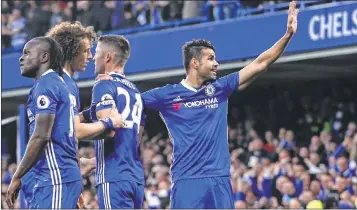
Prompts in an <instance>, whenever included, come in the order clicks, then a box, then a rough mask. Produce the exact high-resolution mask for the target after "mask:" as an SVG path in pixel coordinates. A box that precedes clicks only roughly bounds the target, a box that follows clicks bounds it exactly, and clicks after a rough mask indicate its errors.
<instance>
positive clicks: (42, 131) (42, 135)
mask: <svg viewBox="0 0 357 210" xmlns="http://www.w3.org/2000/svg"><path fill="white" fill-rule="evenodd" d="M54 121H55V115H54V114H47V113H44V114H37V115H36V118H35V131H34V133H33V135H32V136H31V138H30V141H29V143H28V145H27V147H26V151H25V154H24V157H23V158H22V160H21V162H20V165H19V166H18V167H17V169H16V172H15V174H14V176H13V177H12V180H11V183H10V186H9V188H8V191H7V195H6V203H7V205H8V206H9V207H10V208H13V205H14V201H15V200H16V198H17V195H18V191H19V189H20V186H21V181H20V180H21V178H22V177H23V176H24V175H25V174H26V173H27V172H28V171H29V170H30V169H31V168H32V167H33V166H34V165H35V164H36V163H37V161H38V160H39V159H40V158H41V156H42V155H43V152H44V150H45V147H46V145H47V143H48V142H49V141H50V139H51V132H52V127H53V124H54Z"/></svg>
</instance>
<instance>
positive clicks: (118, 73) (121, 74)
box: [109, 71, 125, 78]
mask: <svg viewBox="0 0 357 210" xmlns="http://www.w3.org/2000/svg"><path fill="white" fill-rule="evenodd" d="M113 74H114V75H119V76H122V77H124V78H125V75H124V74H123V73H120V72H115V71H112V72H110V73H109V75H113Z"/></svg>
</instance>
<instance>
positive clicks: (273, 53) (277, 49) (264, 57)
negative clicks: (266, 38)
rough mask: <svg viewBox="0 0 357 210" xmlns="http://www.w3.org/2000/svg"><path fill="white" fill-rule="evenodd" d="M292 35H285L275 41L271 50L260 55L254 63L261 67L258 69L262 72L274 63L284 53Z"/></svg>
mask: <svg viewBox="0 0 357 210" xmlns="http://www.w3.org/2000/svg"><path fill="white" fill-rule="evenodd" d="M292 36H293V35H292V34H290V33H286V34H285V35H284V36H283V37H282V38H281V39H280V40H279V41H277V42H276V43H275V44H274V45H273V46H272V47H271V48H269V49H268V50H266V51H265V52H263V53H262V54H260V55H259V56H258V57H257V58H256V59H255V61H254V62H256V63H257V64H259V65H260V66H262V68H261V69H260V70H261V71H264V70H265V69H267V68H268V67H269V66H270V65H271V64H272V63H274V62H275V61H276V60H277V59H278V58H279V57H280V55H281V54H282V53H283V52H284V50H285V48H286V47H287V46H288V44H289V41H290V39H291V38H292Z"/></svg>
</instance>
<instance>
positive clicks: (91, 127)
mask: <svg viewBox="0 0 357 210" xmlns="http://www.w3.org/2000/svg"><path fill="white" fill-rule="evenodd" d="M102 111H103V113H104V114H103V113H102V114H101V115H102V116H101V117H100V118H99V117H98V119H104V118H110V119H111V120H112V122H113V126H114V128H121V127H123V126H124V121H123V119H122V118H121V115H120V114H119V113H118V110H117V109H116V107H115V105H113V106H112V108H111V109H105V110H102ZM102 111H100V112H102ZM81 118H83V119H81ZM83 121H84V117H83V115H82V116H81V115H77V116H75V117H74V124H75V128H76V136H77V138H78V140H79V141H81V140H94V139H103V138H106V137H108V135H109V134H110V130H108V129H106V127H105V126H104V124H103V122H102V121H98V122H95V123H82V122H83Z"/></svg>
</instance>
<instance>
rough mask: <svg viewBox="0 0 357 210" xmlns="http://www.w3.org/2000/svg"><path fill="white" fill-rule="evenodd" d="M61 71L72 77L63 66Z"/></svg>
mask: <svg viewBox="0 0 357 210" xmlns="http://www.w3.org/2000/svg"><path fill="white" fill-rule="evenodd" d="M63 72H64V73H65V74H67V75H68V76H69V77H70V78H72V77H71V75H70V74H69V73H68V71H67V70H66V69H65V68H63Z"/></svg>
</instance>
